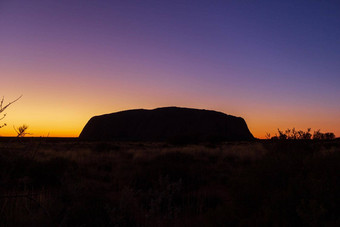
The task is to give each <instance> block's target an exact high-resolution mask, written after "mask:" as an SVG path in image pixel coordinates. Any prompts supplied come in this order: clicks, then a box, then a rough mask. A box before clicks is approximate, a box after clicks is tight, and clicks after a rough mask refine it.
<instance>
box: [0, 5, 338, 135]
mask: <svg viewBox="0 0 340 227" xmlns="http://www.w3.org/2000/svg"><path fill="white" fill-rule="evenodd" d="M339 60H340V2H339V1H316V0H315V1H314V0H308V1H289V0H288V1H273V0H271V1H269V0H268V1H198V0H195V1H194V0H192V1H185V0H182V1H176V0H175V1H174V0H172V1H148V0H146V1H129V0H124V1H100V0H97V1H94V0H93V1H85V0H83V1H81V0H78V1H76V0H67V1H66V0H65V1H64V0H62V1H56V0H54V1H51V0H40V1H39V0H30V1H27V0H21V1H20V0H2V1H0V77H1V84H2V89H1V91H2V92H1V94H0V95H4V96H5V97H6V98H8V99H9V100H10V99H14V98H15V97H16V96H19V95H20V94H23V95H24V97H23V98H22V100H20V102H18V103H16V104H15V106H13V107H12V109H11V111H10V112H8V118H7V119H8V122H9V123H11V124H21V123H26V124H28V125H30V128H31V130H32V131H33V133H34V134H35V135H37V136H40V135H45V134H46V133H48V132H50V133H51V135H52V136H53V135H55V136H61V135H65V136H77V135H78V134H79V133H80V130H81V128H82V127H83V126H84V124H85V123H86V121H87V120H88V119H89V118H90V117H91V116H93V115H98V114H104V113H108V112H114V111H119V110H123V109H127V108H154V107H159V106H168V105H172V106H187V107H196V108H206V109H215V110H219V111H222V112H225V113H228V114H233V115H238V116H242V117H244V118H245V120H246V121H247V123H248V126H249V128H250V130H251V131H252V132H253V133H254V135H255V136H257V137H263V136H264V134H265V132H272V133H274V131H275V130H276V129H277V128H282V129H285V128H288V127H289V128H291V127H296V128H298V129H306V128H307V127H311V128H313V129H319V128H320V129H321V130H322V131H333V132H335V133H336V134H337V136H339V135H340V120H339V116H340V105H339V98H340V89H339V85H340V63H339ZM9 100H8V101H9ZM65 125H67V126H65ZM62 126H63V127H62ZM6 130H7V131H6ZM11 133H14V132H13V129H12V126H11V127H8V129H1V131H0V134H1V135H11Z"/></svg>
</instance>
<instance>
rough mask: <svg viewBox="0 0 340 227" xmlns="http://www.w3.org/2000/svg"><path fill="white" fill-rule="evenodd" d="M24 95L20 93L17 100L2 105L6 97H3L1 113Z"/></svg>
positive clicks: (0, 107)
mask: <svg viewBox="0 0 340 227" xmlns="http://www.w3.org/2000/svg"><path fill="white" fill-rule="evenodd" d="M21 97H22V95H20V97H19V98H17V99H16V100H14V101H12V102H9V103H8V104H7V105H6V106H4V107H2V105H3V102H4V98H3V97H2V100H1V103H0V113H2V112H3V111H4V110H5V109H7V107H9V106H10V105H11V104H13V103H15V102H16V101H18V100H19V99H20V98H21Z"/></svg>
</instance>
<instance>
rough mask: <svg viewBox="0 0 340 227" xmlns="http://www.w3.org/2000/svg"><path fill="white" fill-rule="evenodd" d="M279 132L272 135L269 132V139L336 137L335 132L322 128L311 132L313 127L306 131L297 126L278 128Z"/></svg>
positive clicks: (331, 138)
mask: <svg viewBox="0 0 340 227" xmlns="http://www.w3.org/2000/svg"><path fill="white" fill-rule="evenodd" d="M277 131H278V133H279V134H276V135H275V136H273V137H271V136H270V134H269V133H267V135H266V138H267V139H273V140H277V139H280V140H310V139H313V140H333V139H335V135H334V133H333V132H326V133H323V132H321V131H320V129H318V130H316V131H314V133H313V134H312V133H311V128H308V129H307V130H306V131H303V130H296V129H295V128H292V129H286V131H281V130H280V129H278V130H277Z"/></svg>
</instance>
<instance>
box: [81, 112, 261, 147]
mask: <svg viewBox="0 0 340 227" xmlns="http://www.w3.org/2000/svg"><path fill="white" fill-rule="evenodd" d="M79 138H81V139H85V140H101V141H103V140H105V141H172V140H184V141H185V140H188V142H192V141H194V142H203V141H211V140H218V141H242V140H252V139H254V137H253V135H252V134H251V133H250V131H249V129H248V127H247V124H246V122H245V121H244V119H243V118H241V117H235V116H231V115H227V114H224V113H221V112H217V111H211V110H201V109H191V108H179V107H163V108H157V109H153V110H145V109H134V110H126V111H121V112H116V113H111V114H105V115H101V116H95V117H92V118H91V119H90V120H89V122H88V123H87V124H86V125H85V127H84V129H83V130H82V132H81V134H80V136H79Z"/></svg>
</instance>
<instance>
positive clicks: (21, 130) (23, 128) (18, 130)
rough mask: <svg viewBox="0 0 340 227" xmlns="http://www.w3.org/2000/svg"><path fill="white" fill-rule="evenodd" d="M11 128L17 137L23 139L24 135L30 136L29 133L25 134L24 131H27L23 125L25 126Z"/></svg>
mask: <svg viewBox="0 0 340 227" xmlns="http://www.w3.org/2000/svg"><path fill="white" fill-rule="evenodd" d="M13 128H14V130H15V131H16V133H17V134H18V135H17V137H24V136H26V135H31V133H28V132H26V130H27V129H28V126H27V125H25V124H24V125H22V126H20V127H18V128H15V127H13Z"/></svg>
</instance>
